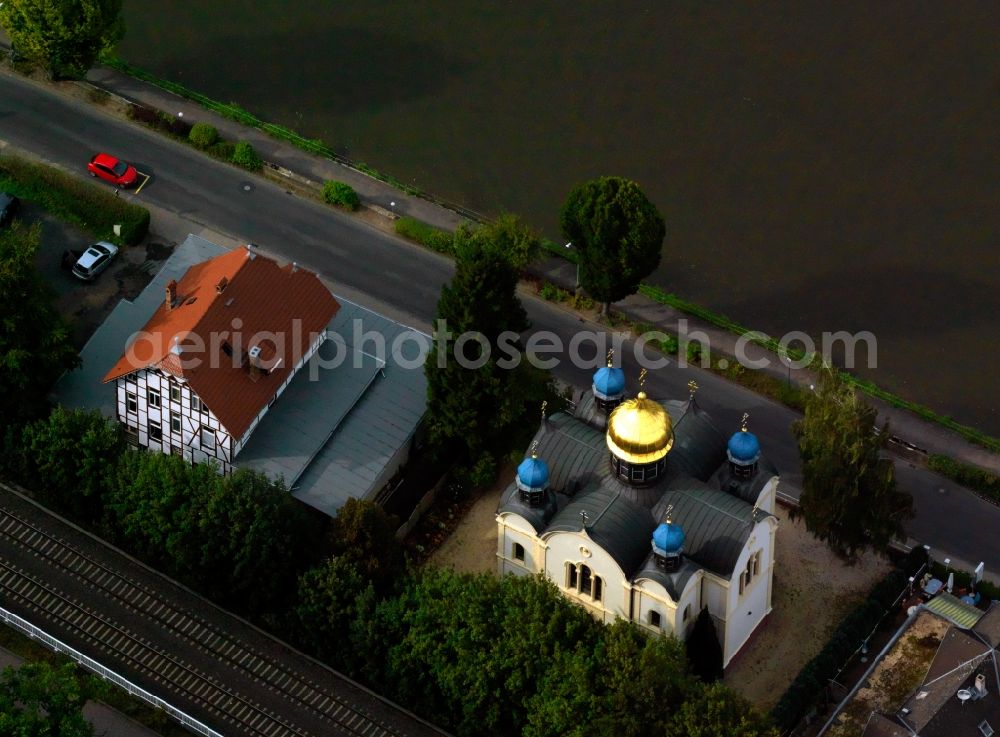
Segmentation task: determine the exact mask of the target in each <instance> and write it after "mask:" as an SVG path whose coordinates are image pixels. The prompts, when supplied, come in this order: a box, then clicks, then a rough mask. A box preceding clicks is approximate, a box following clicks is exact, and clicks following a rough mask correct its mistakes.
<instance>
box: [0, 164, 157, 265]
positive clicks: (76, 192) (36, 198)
mask: <svg viewBox="0 0 1000 737" xmlns="http://www.w3.org/2000/svg"><path fill="white" fill-rule="evenodd" d="M0 190H3V191H5V192H9V193H11V194H14V195H17V196H18V197H19V198H21V199H23V200H29V201H31V202H34V203H36V204H38V205H40V206H41V207H42V208H44V209H45V210H46V211H47V212H49V213H51V214H52V215H54V216H55V217H57V218H59V219H60V220H65V221H67V222H70V223H73V224H75V225H78V226H79V227H81V228H83V229H84V230H86V231H88V232H89V233H91V234H92V235H93V236H95V237H96V238H99V239H102V240H108V241H112V242H114V243H118V244H119V245H134V244H136V243H139V242H140V241H141V240H142V239H143V238H145V237H146V233H148V232H149V210H147V209H146V208H145V207H140V206H139V205H135V204H132V203H130V202H126V201H125V200H122V199H120V198H118V197H116V196H115V195H114V194H112V193H111V192H109V191H107V190H106V189H104V188H101V187H97V186H95V185H93V184H91V183H90V182H85V181H81V180H79V179H77V178H76V177H73V176H70V175H69V174H66V173H65V172H63V171H60V170H59V169H56V168H54V167H51V166H48V165H46V164H39V163H36V162H33V161H28V160H27V159H22V158H20V157H18V156H9V155H2V156H0ZM115 225H121V235H120V236H116V235H115V234H114V226H115Z"/></svg>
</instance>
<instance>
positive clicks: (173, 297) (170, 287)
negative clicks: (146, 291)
mask: <svg viewBox="0 0 1000 737" xmlns="http://www.w3.org/2000/svg"><path fill="white" fill-rule="evenodd" d="M176 301H177V280H176V279H171V280H170V281H169V282H168V283H167V311H168V312H169V311H170V310H172V309H173V308H174V302H176Z"/></svg>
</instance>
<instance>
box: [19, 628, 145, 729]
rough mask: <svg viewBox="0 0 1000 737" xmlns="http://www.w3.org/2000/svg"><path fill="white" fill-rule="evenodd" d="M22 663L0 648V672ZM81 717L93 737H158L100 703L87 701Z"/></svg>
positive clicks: (20, 659) (22, 660)
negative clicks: (87, 724) (86, 722)
mask: <svg viewBox="0 0 1000 737" xmlns="http://www.w3.org/2000/svg"><path fill="white" fill-rule="evenodd" d="M23 662H24V659H23V658H20V657H18V656H17V655H15V654H14V653H12V652H11V651H10V650H6V649H4V648H2V647H0V671H2V670H3V669H4V668H6V667H7V666H13V667H15V668H17V667H18V666H20V665H21V663H23ZM83 716H84V718H85V719H86V720H87V721H88V722H90V724H91V725H92V726H93V727H94V737H102V735H106V736H107V737H160V736H159V733H158V732H154V731H153V730H151V729H149V728H148V727H145V726H143V725H142V724H139V722H137V721H135V720H134V719H132V718H131V717H128V716H125V715H124V714H122V713H121V712H120V711H118V710H117V709H112V708H111V707H110V706H108V705H107V704H102V703H101V702H100V701H88V702H87V703H86V704H85V705H84V707H83Z"/></svg>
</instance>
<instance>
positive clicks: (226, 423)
mask: <svg viewBox="0 0 1000 737" xmlns="http://www.w3.org/2000/svg"><path fill="white" fill-rule="evenodd" d="M220 288H221V289H220ZM175 289H176V298H175V299H174V301H173V306H172V307H171V308H169V309H168V307H167V303H166V293H165V294H164V300H163V301H162V302H161V303H160V306H159V307H158V308H157V310H156V312H154V313H153V316H152V317H151V318H150V319H149V322H147V323H146V325H145V326H144V327H143V329H142V333H141V334H140V336H139V337H137V338H136V339H135V340H134V341H133V342H132V343H131V344H129V346H128V348H126V350H125V353H124V355H122V357H121V358H119V359H118V362H117V363H115V365H114V366H113V367H112V368H111V370H110V371H108V373H107V374H106V375H105V376H104V381H105V382H109V381H115V380H116V379H118V378H120V377H122V376H125V375H127V374H130V373H132V372H133V371H138V370H140V369H144V368H158V369H160V370H161V371H164V372H166V373H168V374H171V375H173V376H177V377H180V378H183V379H184V380H185V381H187V383H188V384H189V385H190V387H191V389H192V390H193V391H194V392H195V393H196V394H197V395H198V396H199V398H200V399H201V400H202V401H203V402H204V403H205V404H206V405H207V406H208V408H209V409H210V410H211V411H212V412H213V413H214V414H215V416H216V417H218V418H219V421H220V422H221V423H222V425H223V427H225V428H226V430H227V431H228V432H229V433H230V434H232V435H233V436H234V437H236V438H241V437H242V436H243V434H244V433H245V432H246V430H247V429H248V428H249V427H250V425H251V423H252V422H253V420H254V418H255V417H256V416H257V415H258V414H259V413H260V411H261V410H262V409H263V408H264V407H266V406H267V404H268V402H269V401H270V400H271V399H272V398H273V397H274V395H275V392H277V390H278V387H279V386H281V384H282V383H283V382H284V381H285V379H286V378H287V377H288V375H289V374H290V373H291V371H292V369H293V368H294V367H295V366H296V364H298V362H299V360H300V359H301V358H302V356H303V355H304V354H305V352H306V351H307V350H308V348H309V345H310V344H311V343H312V342H313V341H314V340H315V338H316V336H317V335H318V334H319V333H321V332H322V331H323V330H324V329H325V328H326V326H327V325H328V324H329V323H330V320H331V319H333V316H334V315H336V314H337V310H338V309H340V305H339V304H338V303H337V300H335V299H334V298H333V295H331V294H330V292H329V291H328V290H327V289H326V287H324V286H323V284H322V283H321V282H320V280H319V279H318V278H317V276H316V275H315V274H313V273H312V272H310V271H305V270H304V269H301V268H293V267H292V266H291V265H287V266H284V267H281V266H278V264H277V263H276V262H275V261H272V260H271V259H269V258H265V257H264V256H261V255H260V254H259V253H256V252H254V251H251V250H249V249H236V250H233V251H229V252H228V253H224V254H222V255H221V256H217V257H216V258H213V259H211V260H209V261H205V262H203V263H200V264H195V265H194V266H192V267H191V268H189V269H188V270H187V272H185V274H184V276H183V277H181V279H180V281H179V282H177V284H176V287H175ZM169 290H170V285H168V286H167V291H169ZM227 347H228V348H230V349H232V350H231V352H232V353H233V356H232V357H230V356H229V355H227V353H226V348H227ZM254 347H258V348H259V349H260V351H259V356H258V358H257V359H256V363H258V364H259V365H260V366H262V367H264V368H265V369H267V368H270V369H271V370H270V372H269V373H265V372H263V371H255V370H253V369H252V367H251V365H250V364H251V363H253V361H252V360H251V359H250V357H249V355H248V354H249V352H250V351H251V349H252V348H254Z"/></svg>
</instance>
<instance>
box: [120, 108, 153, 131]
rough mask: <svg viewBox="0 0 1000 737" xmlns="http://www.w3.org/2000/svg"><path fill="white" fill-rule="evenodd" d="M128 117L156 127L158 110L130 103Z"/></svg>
mask: <svg viewBox="0 0 1000 737" xmlns="http://www.w3.org/2000/svg"><path fill="white" fill-rule="evenodd" d="M128 117H129V119H130V120H134V121H136V122H137V123H145V124H146V125H148V126H152V127H153V128H158V127H159V124H160V112H159V111H158V110H153V109H151V108H148V107H143V106H141V105H132V106H131V107H130V108H129V109H128Z"/></svg>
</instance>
